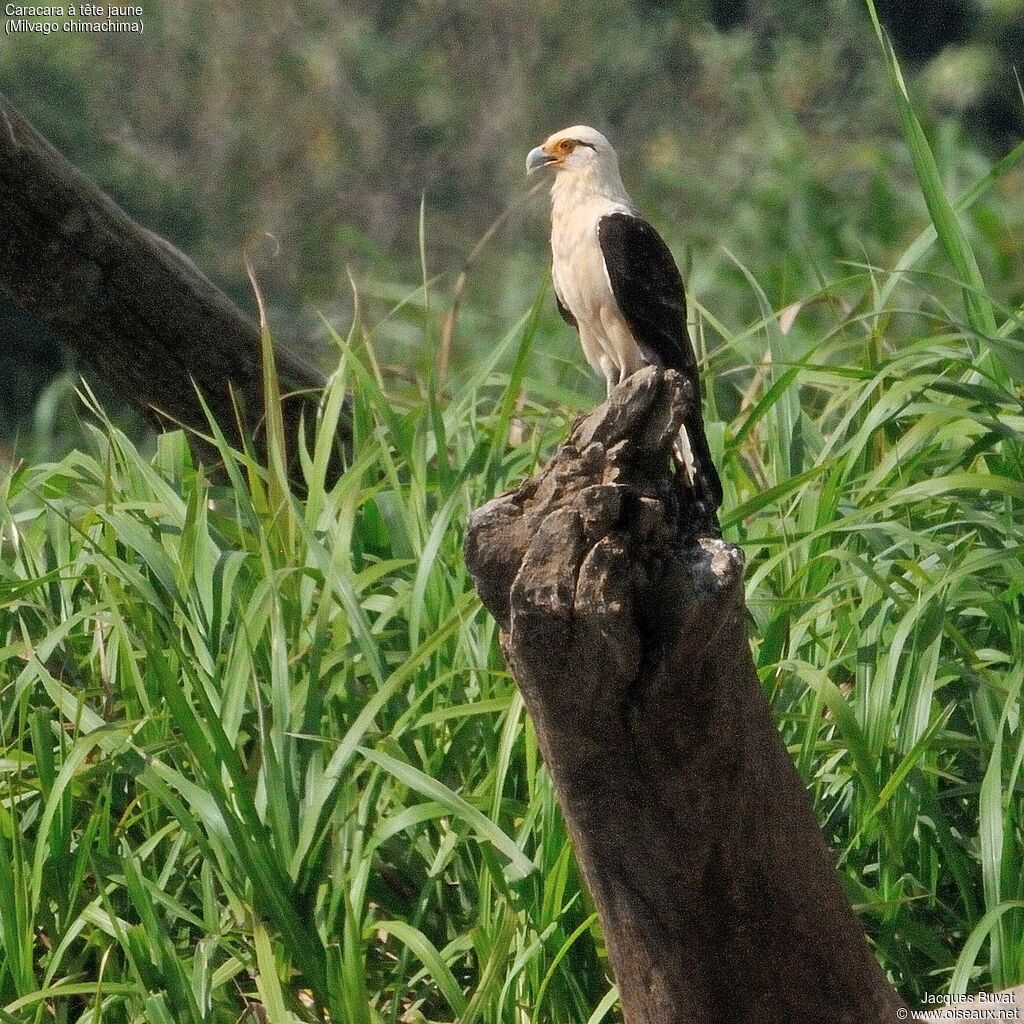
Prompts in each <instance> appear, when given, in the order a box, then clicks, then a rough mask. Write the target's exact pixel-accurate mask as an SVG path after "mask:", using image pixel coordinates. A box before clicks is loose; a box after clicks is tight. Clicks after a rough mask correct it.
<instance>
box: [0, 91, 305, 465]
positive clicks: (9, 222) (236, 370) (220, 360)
mask: <svg viewBox="0 0 1024 1024" xmlns="http://www.w3.org/2000/svg"><path fill="white" fill-rule="evenodd" d="M0 287H3V288H4V289H6V290H7V291H8V292H9V293H10V295H11V296H12V297H13V299H14V300H15V302H17V303H18V304H19V305H20V306H21V307H22V308H24V309H25V310H26V311H27V312H28V313H30V314H31V315H32V316H33V317H35V318H36V320H37V321H39V322H40V323H41V324H44V325H45V326H46V327H48V328H50V329H51V330H52V331H53V332H54V333H55V334H56V335H57V336H58V337H59V338H60V339H61V340H62V341H63V343H64V344H65V345H66V346H67V347H68V349H69V350H70V351H72V352H74V353H75V354H76V355H78V356H80V357H81V358H82V359H83V360H84V361H85V362H86V363H88V364H89V366H91V367H92V369H93V370H94V371H95V372H96V373H97V374H98V375H99V376H100V377H102V378H103V379H104V380H105V381H106V382H107V383H108V384H109V385H110V386H111V387H112V388H113V389H114V390H115V391H116V392H117V393H118V394H120V395H121V396H123V397H124V398H125V399H127V400H128V401H129V402H130V403H131V404H132V405H134V406H135V407H136V408H137V409H139V410H141V411H142V412H143V413H144V414H145V415H146V416H147V417H148V418H149V419H150V420H151V421H153V422H154V423H155V424H157V425H158V426H161V427H167V425H168V423H170V424H174V425H178V424H180V425H183V426H186V427H190V428H192V429H194V430H196V431H199V432H200V433H207V432H208V431H209V424H208V420H207V417H206V414H205V413H204V411H203V408H202V404H201V403H200V401H199V399H198V398H197V395H196V389H197V388H198V390H199V391H200V392H202V394H203V396H204V398H205V400H206V402H207V404H208V405H209V407H210V410H211V412H212V413H213V415H214V417H215V418H216V420H217V422H218V424H219V425H220V427H221V429H223V430H224V432H225V433H226V434H227V436H228V438H229V440H231V441H232V442H233V443H234V444H236V445H241V443H242V441H243V439H244V440H247V441H250V442H252V441H253V440H255V441H256V443H257V446H259V444H260V440H259V439H260V438H261V436H262V420H263V409H264V401H263V382H262V370H261V359H260V331H259V327H258V326H257V325H256V324H255V323H254V322H253V320H252V319H251V318H249V317H248V316H246V315H245V314H244V313H242V311H241V310H240V309H239V308H238V307H237V306H236V305H235V304H234V303H233V302H232V301H231V300H230V299H229V298H228V297H227V296H226V295H225V294H224V293H223V292H222V291H221V290H220V289H218V288H217V287H216V286H215V285H214V284H213V283H212V282H211V281H210V280H209V278H207V277H206V275H205V274H203V272H202V271H201V270H199V268H198V267H197V266H196V265H195V264H194V263H193V262H192V260H191V259H189V258H188V257H187V256H185V255H184V254H183V253H181V252H179V251H178V250H177V249H176V248H175V247H174V246H173V245H172V244H171V243H170V242H168V241H166V240H165V239H163V238H161V237H160V236H159V235H157V234H155V233H154V232H152V231H149V230H147V229H146V228H144V227H142V226H141V225H139V224H137V223H136V222H135V221H134V220H132V219H131V217H129V216H128V214H126V213H125V212H124V211H123V210H122V209H121V208H120V207H119V206H118V205H117V204H116V203H115V202H114V201H113V200H112V199H111V198H110V197H109V196H108V195H106V193H104V192H103V191H102V190H101V189H99V188H98V187H97V186H96V185H95V184H94V183H93V182H92V181H90V180H89V178H87V177H86V176H85V175H84V174H82V173H81V172H80V171H79V170H77V169H76V168H75V167H74V166H72V164H70V163H69V162H68V161H67V160H66V159H65V158H64V157H63V156H62V155H61V154H60V153H59V152H58V151H57V150H56V149H55V148H54V147H53V146H52V145H50V143H49V142H48V141H47V140H46V139H45V138H43V136H42V135H40V134H39V132H37V131H36V130H35V129H34V128H33V127H32V125H31V124H30V123H29V122H28V121H27V120H26V118H25V117H24V116H23V115H22V114H20V113H19V112H18V110H17V109H16V108H15V107H14V106H13V104H11V103H10V101H9V100H7V99H6V98H5V97H4V96H3V95H0ZM275 359H276V363H277V369H278V373H279V376H280V380H281V385H282V388H283V389H284V390H285V391H286V392H287V393H288V396H289V397H287V398H286V399H285V401H284V403H283V412H284V418H285V427H286V437H287V440H288V444H289V446H290V448H291V454H292V455H294V454H295V448H296V443H297V437H298V423H299V418H300V416H301V415H302V414H303V412H304V411H305V414H306V418H307V421H309V422H312V416H313V415H314V414H315V409H316V400H317V399H318V397H319V392H320V391H321V390H322V388H323V386H324V377H323V375H322V374H320V373H319V372H318V371H317V370H316V369H315V368H312V367H310V366H307V365H306V364H304V363H303V362H302V361H301V360H299V359H298V358H297V357H296V356H295V355H293V354H292V352H291V351H289V349H288V348H287V347H285V346H279V347H277V348H276V352H275ZM239 410H240V411H239Z"/></svg>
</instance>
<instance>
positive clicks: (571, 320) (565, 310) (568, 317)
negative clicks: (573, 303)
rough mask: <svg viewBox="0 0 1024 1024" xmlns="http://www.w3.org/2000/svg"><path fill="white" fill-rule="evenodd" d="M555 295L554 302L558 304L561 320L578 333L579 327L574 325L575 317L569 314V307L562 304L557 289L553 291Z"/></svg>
mask: <svg viewBox="0 0 1024 1024" xmlns="http://www.w3.org/2000/svg"><path fill="white" fill-rule="evenodd" d="M553 290H554V293H555V302H557V303H558V312H559V313H561V314H562V319H563V320H564V321H565V322H566V323H567V324H568V325H569V326H570V327H571V328H573V330H576V331H578V330H579V329H580V325H579V324H578V323H576V317H574V316H573V315H572V313H570V312H569V307H568V306H566V305H565V303H564V302H562V299H561V297H560V296H559V294H558V289H557V288H556V289H553Z"/></svg>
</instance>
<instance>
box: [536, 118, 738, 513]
mask: <svg viewBox="0 0 1024 1024" xmlns="http://www.w3.org/2000/svg"><path fill="white" fill-rule="evenodd" d="M542 168H551V169H553V170H554V171H555V178H554V183H553V184H552V187H551V256H552V263H551V276H552V280H553V283H554V286H555V298H556V299H557V302H558V309H559V312H561V314H562V316H563V317H564V318H565V320H566V321H567V322H568V323H569V324H570V325H572V326H573V327H575V328H576V330H577V331H578V332H579V337H580V345H581V346H582V348H583V354H584V355H585V356H586V359H587V362H588V363H589V364H590V365H591V366H592V367H593V368H594V369H595V370H597V371H598V372H599V373H600V374H601V375H602V376H603V377H604V379H605V382H606V384H607V387H608V390H609V391H611V389H612V388H613V387H614V386H615V385H616V384H619V383H621V382H622V381H624V380H625V379H626V378H627V377H628V376H630V374H632V373H635V372H636V371H637V370H638V369H640V367H641V366H644V365H646V364H652V363H653V364H656V365H658V366H664V367H666V368H671V369H674V370H678V371H679V372H680V373H682V374H684V375H685V376H686V377H687V378H688V379H689V380H690V381H691V382H692V384H693V386H694V393H695V394H696V395H697V396H699V395H700V394H701V389H700V378H699V376H698V373H697V362H696V359H695V358H694V355H693V349H692V347H691V345H690V338H689V334H688V333H687V328H686V297H685V294H684V292H683V283H682V279H681V278H680V276H679V271H678V269H677V268H676V264H675V261H674V260H673V259H672V253H671V252H670V250H669V248H668V246H667V245H665V243H664V241H662V239H661V237H660V236H659V235H658V233H657V232H656V231H655V230H654V228H652V227H651V225H650V224H648V223H647V221H645V220H644V219H643V218H642V217H641V216H640V215H639V213H638V211H637V209H636V206H635V205H634V203H633V200H632V199H630V197H629V194H628V193H627V192H626V189H625V186H624V185H623V184H622V178H621V177H620V176H619V163H618V158H617V157H616V155H615V150H614V149H612V147H611V144H610V143H609V142H608V140H607V139H606V138H605V137H604V136H603V135H602V134H601V133H600V132H598V131H595V130H594V129H593V128H588V127H587V126H585V125H576V126H575V127H572V128H566V129H565V130H564V131H560V132H556V133H555V134H554V135H552V136H550V137H549V138H548V139H547V141H545V142H544V143H543V145H541V146H538V147H537V148H536V149H533V150H531V151H530V154H529V156H528V157H527V170H528V171H530V172H532V171H536V170H540V169H542ZM694 454H696V455H697V458H696V460H695V459H694ZM676 455H677V458H678V460H679V463H680V465H681V466H682V468H683V470H684V472H685V474H686V477H687V479H688V481H689V482H690V484H691V485H692V486H693V488H694V491H695V492H696V497H697V499H698V501H700V502H701V504H703V505H704V506H705V507H706V508H707V510H708V511H714V509H717V508H718V506H719V505H720V504H721V500H722V486H721V483H720V482H719V479H718V474H717V472H716V470H715V466H714V463H713V462H712V460H711V455H710V452H709V451H708V443H707V437H706V436H705V433H704V424H703V421H702V419H701V415H700V409H699V408H697V409H695V410H694V411H693V413H692V414H691V415H689V416H687V418H686V420H685V421H684V423H683V427H682V429H681V430H680V433H679V439H678V442H677V444H676Z"/></svg>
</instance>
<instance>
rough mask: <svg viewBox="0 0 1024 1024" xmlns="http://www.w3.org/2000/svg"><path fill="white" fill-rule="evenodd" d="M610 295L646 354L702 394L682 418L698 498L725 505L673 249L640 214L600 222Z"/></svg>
mask: <svg viewBox="0 0 1024 1024" xmlns="http://www.w3.org/2000/svg"><path fill="white" fill-rule="evenodd" d="M597 237H598V241H599V242H600V244H601V254H602V256H603V257H604V265H605V269H606V270H607V272H608V281H609V282H610V284H611V286H612V295H613V296H614V297H615V302H616V304H617V305H618V307H619V312H620V313H622V315H623V317H624V318H625V320H626V324H627V325H628V326H629V330H630V333H632V335H633V340H634V341H635V342H636V343H637V345H639V346H640V351H641V353H642V354H643V356H644V358H645V359H646V360H648V361H649V362H652V363H657V364H659V365H661V366H664V367H666V368H667V369H672V370H678V371H679V372H680V373H682V374H683V376H684V377H686V378H687V379H688V380H689V381H690V382H691V383H692V384H693V388H694V394H695V395H696V397H697V399H698V403H697V406H696V408H694V409H693V410H692V411H691V412H690V413H689V414H688V415H687V417H686V419H685V420H684V421H683V428H684V429H685V431H686V436H687V438H688V440H689V443H690V448H691V451H692V453H693V459H694V468H695V470H696V478H695V479H694V481H693V484H694V488H695V490H696V494H697V500H698V501H699V502H700V504H701V505H702V506H703V507H704V508H705V510H706V511H707V512H710V513H713V512H714V511H715V510H716V509H717V508H718V506H719V505H721V504H722V483H721V481H720V480H719V478H718V470H717V469H716V468H715V464H714V462H713V461H712V459H711V452H710V450H709V448H708V439H707V435H706V434H705V433H704V420H703V417H702V416H701V410H700V396H701V394H702V392H701V383H700V375H699V374H698V373H697V360H696V358H695V357H694V354H693V347H692V346H691V345H690V335H689V333H688V332H687V330H686V295H685V293H684V291H683V279H682V278H681V277H680V276H679V269H678V267H676V262H675V260H674V259H673V258H672V252H671V250H670V249H669V247H668V246H667V245H666V244H665V243H664V241H663V240H662V238H661V236H660V235H659V234H658V232H657V231H655V230H654V228H652V227H651V225H650V224H648V223H647V221H645V220H644V219H643V218H641V217H635V216H633V215H632V214H628V213H611V214H609V215H608V216H607V217H602V218H601V220H600V221H599V222H598V225H597Z"/></svg>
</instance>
